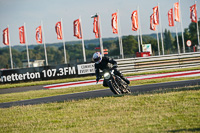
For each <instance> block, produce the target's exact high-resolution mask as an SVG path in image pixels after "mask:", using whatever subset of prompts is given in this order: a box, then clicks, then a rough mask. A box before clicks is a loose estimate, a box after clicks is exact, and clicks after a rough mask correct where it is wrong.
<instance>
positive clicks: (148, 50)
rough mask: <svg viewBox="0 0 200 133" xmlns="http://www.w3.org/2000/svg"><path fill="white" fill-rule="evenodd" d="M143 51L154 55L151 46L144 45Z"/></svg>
mask: <svg viewBox="0 0 200 133" xmlns="http://www.w3.org/2000/svg"><path fill="white" fill-rule="evenodd" d="M142 51H143V52H150V54H152V49H151V44H142Z"/></svg>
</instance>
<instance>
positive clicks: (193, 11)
mask: <svg viewBox="0 0 200 133" xmlns="http://www.w3.org/2000/svg"><path fill="white" fill-rule="evenodd" d="M190 19H191V22H195V23H197V8H196V4H194V5H192V6H191V7H190Z"/></svg>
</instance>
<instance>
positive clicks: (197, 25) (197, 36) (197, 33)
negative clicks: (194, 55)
mask: <svg viewBox="0 0 200 133" xmlns="http://www.w3.org/2000/svg"><path fill="white" fill-rule="evenodd" d="M196 2H197V1H195V4H196ZM196 10H197V4H196ZM197 40H198V44H199V47H200V42H199V26H198V17H197Z"/></svg>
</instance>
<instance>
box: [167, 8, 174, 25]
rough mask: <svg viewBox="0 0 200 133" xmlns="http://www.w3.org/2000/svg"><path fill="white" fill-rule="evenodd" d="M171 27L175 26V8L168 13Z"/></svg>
mask: <svg viewBox="0 0 200 133" xmlns="http://www.w3.org/2000/svg"><path fill="white" fill-rule="evenodd" d="M168 22H169V26H174V17H173V8H171V9H170V10H169V11H168Z"/></svg>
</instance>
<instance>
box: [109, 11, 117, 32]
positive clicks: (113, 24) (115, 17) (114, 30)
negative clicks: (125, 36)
mask: <svg viewBox="0 0 200 133" xmlns="http://www.w3.org/2000/svg"><path fill="white" fill-rule="evenodd" d="M111 25H112V30H113V33H114V34H118V21H117V12H116V13H113V14H112V20H111Z"/></svg>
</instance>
